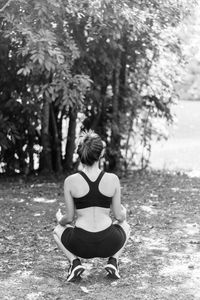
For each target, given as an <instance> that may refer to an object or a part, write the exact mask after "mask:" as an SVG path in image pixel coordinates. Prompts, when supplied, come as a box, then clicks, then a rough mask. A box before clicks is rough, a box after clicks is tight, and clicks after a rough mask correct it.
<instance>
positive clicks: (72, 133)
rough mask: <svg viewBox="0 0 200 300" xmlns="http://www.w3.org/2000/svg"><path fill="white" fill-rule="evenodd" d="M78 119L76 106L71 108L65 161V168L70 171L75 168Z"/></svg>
mask: <svg viewBox="0 0 200 300" xmlns="http://www.w3.org/2000/svg"><path fill="white" fill-rule="evenodd" d="M76 119H77V110H76V109H75V108H70V111H69V126H68V134H67V144H66V148H65V161H64V170H65V171H68V172H71V171H72V170H73V154H74V150H75V138H76Z"/></svg>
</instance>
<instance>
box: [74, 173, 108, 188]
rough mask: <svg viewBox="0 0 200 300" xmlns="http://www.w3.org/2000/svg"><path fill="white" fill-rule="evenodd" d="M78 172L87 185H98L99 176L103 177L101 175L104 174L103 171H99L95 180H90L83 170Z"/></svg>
mask: <svg viewBox="0 0 200 300" xmlns="http://www.w3.org/2000/svg"><path fill="white" fill-rule="evenodd" d="M78 173H79V174H80V175H81V176H83V178H84V179H85V180H86V181H87V183H88V184H89V186H90V185H91V184H95V185H96V186H98V185H99V182H100V181H101V178H102V177H103V175H104V173H105V172H104V171H101V172H100V173H99V176H98V177H97V179H96V180H95V181H91V180H90V179H89V178H88V176H87V175H86V174H85V173H84V172H83V171H78Z"/></svg>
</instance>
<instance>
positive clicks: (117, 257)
mask: <svg viewBox="0 0 200 300" xmlns="http://www.w3.org/2000/svg"><path fill="white" fill-rule="evenodd" d="M113 224H118V225H119V226H121V227H122V228H123V230H124V232H125V234H126V240H125V243H124V245H123V246H122V248H121V249H120V250H119V251H118V252H116V253H115V254H114V255H113V256H112V257H114V258H116V260H118V259H119V257H120V256H121V254H122V252H123V250H124V248H125V246H126V243H127V241H128V239H129V237H130V225H129V224H128V223H127V222H126V221H123V222H118V221H116V222H114V223H113Z"/></svg>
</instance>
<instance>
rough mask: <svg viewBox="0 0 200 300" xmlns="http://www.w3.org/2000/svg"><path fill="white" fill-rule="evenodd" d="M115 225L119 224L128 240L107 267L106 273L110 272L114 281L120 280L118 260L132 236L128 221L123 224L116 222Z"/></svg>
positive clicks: (110, 259) (111, 258) (110, 258)
mask: <svg viewBox="0 0 200 300" xmlns="http://www.w3.org/2000/svg"><path fill="white" fill-rule="evenodd" d="M113 224H118V225H119V226H121V227H122V228H123V230H124V232H125V234H126V240H125V243H124V245H123V246H122V248H121V249H120V250H119V251H117V252H116V253H115V254H114V255H113V256H112V257H109V259H108V263H107V265H106V266H105V269H106V271H107V272H108V274H109V276H111V277H112V278H113V279H119V278H120V275H119V267H118V259H119V257H120V255H121V254H122V251H123V250H124V247H125V246H126V243H127V241H128V239H129V236H130V226H129V224H128V223H127V222H126V221H123V222H117V221H116V222H114V223H113Z"/></svg>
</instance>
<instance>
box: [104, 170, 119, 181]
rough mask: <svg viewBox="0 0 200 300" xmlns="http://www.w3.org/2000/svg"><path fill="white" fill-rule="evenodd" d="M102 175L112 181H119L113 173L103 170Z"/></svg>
mask: <svg viewBox="0 0 200 300" xmlns="http://www.w3.org/2000/svg"><path fill="white" fill-rule="evenodd" d="M104 176H105V178H106V179H107V180H109V181H111V182H112V183H119V177H118V176H117V175H116V174H115V173H109V172H104Z"/></svg>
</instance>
